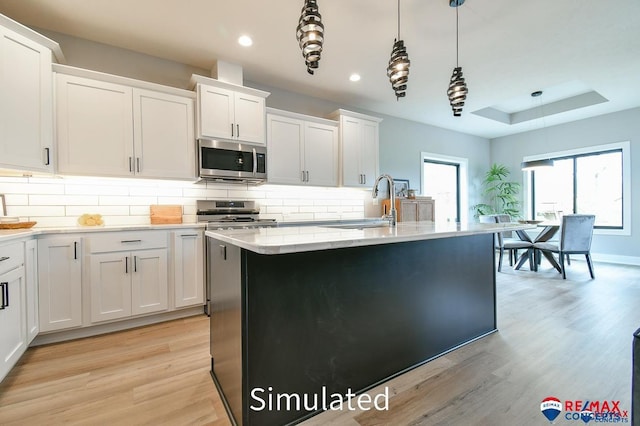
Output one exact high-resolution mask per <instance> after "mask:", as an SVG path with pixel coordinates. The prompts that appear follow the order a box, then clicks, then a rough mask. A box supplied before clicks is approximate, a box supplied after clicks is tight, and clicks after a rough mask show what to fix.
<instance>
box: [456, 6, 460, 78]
mask: <svg viewBox="0 0 640 426" xmlns="http://www.w3.org/2000/svg"><path fill="white" fill-rule="evenodd" d="M459 7H460V6H456V67H458V38H459V36H458V8H459Z"/></svg>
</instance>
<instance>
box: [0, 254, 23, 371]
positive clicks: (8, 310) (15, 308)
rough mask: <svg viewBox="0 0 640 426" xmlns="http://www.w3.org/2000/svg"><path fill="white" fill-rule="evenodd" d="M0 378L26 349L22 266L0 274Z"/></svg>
mask: <svg viewBox="0 0 640 426" xmlns="http://www.w3.org/2000/svg"><path fill="white" fill-rule="evenodd" d="M0 284H1V286H0V304H1V306H3V307H4V308H3V309H0V325H2V327H0V380H2V379H3V378H4V377H5V376H6V375H7V373H8V372H9V370H11V368H13V366H14V365H15V364H16V362H17V361H18V359H20V357H21V356H22V354H23V353H24V351H25V350H26V349H27V323H26V312H25V303H26V302H25V280H24V267H23V266H20V267H19V268H16V269H13V270H11V271H9V272H7V273H4V274H2V275H0Z"/></svg>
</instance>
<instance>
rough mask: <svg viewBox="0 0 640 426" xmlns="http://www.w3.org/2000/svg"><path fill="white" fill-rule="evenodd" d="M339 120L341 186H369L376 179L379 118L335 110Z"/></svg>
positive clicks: (334, 116)
mask: <svg viewBox="0 0 640 426" xmlns="http://www.w3.org/2000/svg"><path fill="white" fill-rule="evenodd" d="M331 118H334V119H338V120H339V121H340V153H341V161H342V164H341V180H342V185H343V186H353V187H369V186H372V185H373V183H374V181H375V179H376V178H377V176H378V168H379V167H378V149H379V135H378V128H379V123H380V122H381V121H382V119H380V118H376V117H371V116H367V115H363V114H359V113H355V112H351V111H346V110H342V109H340V110H337V111H335V112H334V113H333V114H332V115H331Z"/></svg>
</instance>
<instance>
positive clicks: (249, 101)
mask: <svg viewBox="0 0 640 426" xmlns="http://www.w3.org/2000/svg"><path fill="white" fill-rule="evenodd" d="M234 104H235V105H234V107H235V108H234V123H235V125H236V130H235V137H236V138H237V139H238V140H241V141H246V142H253V143H259V144H264V143H265V132H264V122H265V102H264V98H261V97H259V96H252V95H247V94H245V93H236V94H235V99H234Z"/></svg>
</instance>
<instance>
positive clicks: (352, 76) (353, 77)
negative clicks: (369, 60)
mask: <svg viewBox="0 0 640 426" xmlns="http://www.w3.org/2000/svg"><path fill="white" fill-rule="evenodd" d="M349 80H351V81H360V74H355V73H354V74H351V76H349Z"/></svg>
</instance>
